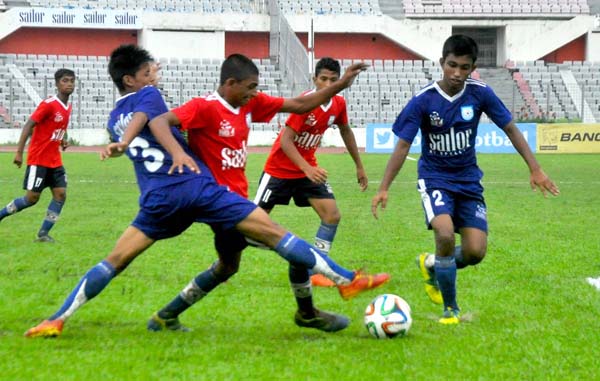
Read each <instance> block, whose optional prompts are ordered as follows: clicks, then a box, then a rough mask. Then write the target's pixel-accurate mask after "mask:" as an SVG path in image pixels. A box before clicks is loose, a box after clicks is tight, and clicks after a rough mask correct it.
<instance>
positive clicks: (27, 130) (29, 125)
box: [13, 118, 35, 168]
mask: <svg viewBox="0 0 600 381" xmlns="http://www.w3.org/2000/svg"><path fill="white" fill-rule="evenodd" d="M34 127H35V121H34V120H33V119H31V118H29V119H27V122H25V125H24V126H23V129H22V130H21V136H20V137H19V142H18V143H17V152H16V153H15V158H14V159H13V163H14V164H15V165H16V166H17V167H18V168H21V165H22V164H23V151H24V150H25V144H26V143H27V139H29V137H30V136H31V133H32V131H33V128H34Z"/></svg>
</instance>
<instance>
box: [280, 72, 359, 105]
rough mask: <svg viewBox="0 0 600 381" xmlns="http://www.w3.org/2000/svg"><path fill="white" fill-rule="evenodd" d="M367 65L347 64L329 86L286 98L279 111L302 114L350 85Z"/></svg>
mask: <svg viewBox="0 0 600 381" xmlns="http://www.w3.org/2000/svg"><path fill="white" fill-rule="evenodd" d="M367 67H368V65H367V64H364V63H356V64H353V65H350V66H348V68H347V69H346V71H345V72H344V75H343V76H342V78H340V79H338V80H337V81H335V82H334V83H332V84H331V85H330V86H327V87H325V88H324V89H321V90H319V91H315V92H313V93H311V94H307V95H301V96H298V97H296V98H286V99H284V101H283V105H282V106H281V109H280V110H279V112H291V113H294V114H304V113H306V112H309V111H310V110H312V109H314V108H315V107H317V106H319V105H321V104H323V103H326V102H327V101H329V99H331V97H333V96H334V95H335V94H337V93H339V92H340V91H342V90H344V89H345V88H347V87H350V86H351V85H352V82H354V78H356V76H358V74H360V72H361V71H365V70H367Z"/></svg>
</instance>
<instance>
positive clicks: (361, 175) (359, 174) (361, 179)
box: [356, 168, 369, 192]
mask: <svg viewBox="0 0 600 381" xmlns="http://www.w3.org/2000/svg"><path fill="white" fill-rule="evenodd" d="M356 179H357V180H358V186H359V187H360V190H361V191H363V192H364V191H366V190H367V187H368V186H369V179H368V178H367V173H366V172H365V170H364V169H363V168H359V169H357V170H356Z"/></svg>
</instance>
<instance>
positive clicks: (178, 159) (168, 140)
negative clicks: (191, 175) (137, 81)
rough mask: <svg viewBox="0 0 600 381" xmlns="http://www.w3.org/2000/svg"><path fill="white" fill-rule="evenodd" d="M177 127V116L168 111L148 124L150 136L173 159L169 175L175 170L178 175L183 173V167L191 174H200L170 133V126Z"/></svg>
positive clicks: (194, 162) (178, 122) (179, 123)
mask: <svg viewBox="0 0 600 381" xmlns="http://www.w3.org/2000/svg"><path fill="white" fill-rule="evenodd" d="M179 125H181V121H180V120H179V118H178V117H177V115H175V114H174V113H172V112H170V111H169V112H166V113H164V114H162V115H159V116H157V117H156V118H154V119H152V120H151V121H150V123H148V126H149V127H150V131H152V135H154V137H155V138H156V140H157V141H158V142H159V143H160V145H162V146H163V147H164V148H165V149H166V150H167V152H169V153H170V154H171V157H172V158H173V165H171V168H169V174H172V173H173V172H174V171H175V170H177V172H178V173H183V167H188V168H189V169H190V170H191V171H192V172H195V173H200V169H199V168H198V166H197V165H196V161H195V160H194V159H193V158H192V157H191V156H190V155H188V154H187V153H185V151H184V150H183V147H182V146H181V145H180V144H179V142H178V141H177V140H175V137H174V136H173V133H172V132H171V126H179Z"/></svg>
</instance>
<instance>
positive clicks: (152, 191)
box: [25, 45, 370, 337]
mask: <svg viewBox="0 0 600 381" xmlns="http://www.w3.org/2000/svg"><path fill="white" fill-rule="evenodd" d="M152 61H153V59H152V57H151V56H150V54H149V53H148V52H147V51H146V50H144V49H141V48H139V47H137V46H134V45H123V46H121V47H119V48H117V49H115V50H114V51H113V52H112V54H111V57H110V61H109V74H110V76H111V78H112V80H113V82H114V83H115V86H117V88H118V89H119V91H120V93H121V97H120V98H119V99H118V100H117V102H116V105H115V108H114V110H113V111H112V112H111V114H110V118H109V121H108V130H109V133H110V135H111V139H112V140H113V141H119V140H120V141H121V142H122V144H119V143H113V144H109V146H107V148H106V151H105V152H104V153H103V157H109V156H119V155H120V154H121V151H120V149H121V148H122V147H123V146H128V147H129V148H128V149H127V151H126V153H127V156H128V157H129V158H130V159H131V160H132V162H133V165H134V170H135V172H136V177H137V183H138V186H139V188H140V192H141V195H140V198H139V202H140V210H139V212H138V214H137V216H136V218H135V219H134V221H133V222H132V223H131V225H130V226H129V227H127V229H125V231H124V233H123V234H122V235H121V237H120V238H119V239H118V240H117V243H116V245H115V247H114V249H113V250H112V252H111V253H110V254H109V255H108V256H107V257H106V258H105V259H104V260H103V261H101V262H100V263H99V264H97V265H96V266H94V267H92V268H91V269H90V270H89V271H88V272H87V273H86V274H85V275H84V276H83V277H82V278H81V280H80V281H79V283H78V284H77V285H76V286H75V288H74V289H73V291H72V292H71V293H70V294H69V296H68V297H67V299H66V300H65V302H64V304H63V305H62V306H61V307H60V308H59V310H58V311H56V312H55V313H54V314H53V315H52V316H50V317H49V318H48V319H47V320H44V321H43V322H41V323H40V324H39V325H37V326H35V327H33V328H31V329H29V330H28V331H27V332H26V333H25V336H27V337H54V336H58V335H60V334H61V332H62V330H63V326H64V322H65V321H66V320H67V319H68V318H69V317H70V316H72V315H73V313H74V312H75V311H76V310H77V309H78V308H79V307H81V306H82V305H83V304H85V303H86V302H87V301H89V300H90V299H92V298H94V297H95V296H96V295H98V294H99V293H100V292H101V291H102V290H103V289H104V288H105V287H106V286H107V285H108V283H109V282H110V281H111V280H112V279H113V278H114V277H115V276H117V275H118V274H119V273H121V272H122V271H123V270H124V269H125V268H126V267H127V266H128V265H129V263H131V262H132V261H133V260H134V259H135V258H136V257H137V256H138V255H140V254H142V253H143V252H144V251H145V250H146V249H147V248H149V247H150V246H151V245H152V244H153V243H154V242H155V241H157V240H161V239H165V238H170V237H174V236H177V235H179V234H181V233H182V232H183V231H185V230H186V229H187V228H188V227H189V226H190V225H191V224H192V223H194V222H203V223H206V224H209V225H211V227H212V228H213V229H214V230H216V231H220V230H229V229H231V228H234V227H235V228H236V229H238V230H239V231H240V232H242V233H243V234H244V235H246V236H248V237H250V238H252V239H254V240H257V241H259V242H262V243H264V244H265V245H267V246H268V247H270V248H272V249H274V250H275V251H276V252H277V253H278V254H279V255H280V256H281V257H283V258H284V259H286V260H287V261H289V262H293V263H295V264H297V265H298V266H306V267H307V268H310V269H311V270H312V271H315V272H317V273H323V274H326V275H327V276H328V277H329V278H331V279H332V280H334V281H335V282H336V283H337V284H343V285H346V287H347V288H348V290H350V291H349V292H355V293H357V292H361V291H363V290H365V289H367V287H366V286H367V285H368V284H367V283H368V282H365V280H366V279H368V278H369V277H370V276H368V275H365V276H360V275H357V273H354V272H352V271H350V270H347V269H345V268H343V267H341V266H339V265H338V264H336V263H335V262H334V261H332V260H331V259H330V258H328V257H327V256H324V255H322V253H320V252H319V251H318V249H316V248H314V247H312V246H311V245H309V244H308V243H307V242H305V241H303V240H301V239H299V238H297V237H296V236H294V235H293V234H292V233H290V232H287V231H286V230H285V229H283V228H282V227H280V226H278V225H276V224H274V223H273V222H272V221H271V220H270V218H269V216H268V214H266V213H265V212H264V211H263V210H262V209H260V208H258V207H257V206H256V205H255V204H253V203H252V202H250V201H248V200H247V199H245V198H243V197H241V196H240V195H238V194H237V193H234V192H231V191H229V190H228V189H227V188H226V187H224V186H220V185H218V184H217V183H216V182H215V180H214V178H213V176H212V174H211V173H210V170H209V168H208V167H207V166H206V165H205V164H204V162H203V161H201V160H199V159H197V158H195V157H194V155H193V153H191V152H190V151H189V149H188V148H187V145H186V144H185V141H184V139H183V136H182V135H181V133H180V132H179V131H178V130H177V129H176V128H175V127H170V126H168V125H166V126H165V125H163V124H162V123H158V124H157V123H154V121H155V119H156V117H157V116H159V115H161V114H163V113H165V112H167V106H166V104H165V102H164V100H163V99H162V97H161V95H160V93H159V92H158V90H157V89H156V88H155V87H153V86H148V85H149V84H150V82H151V79H152V78H153V76H152V75H151V65H150V63H151V62H152ZM196 291H197V289H190V290H189V293H188V294H187V296H188V297H190V298H193V297H194V295H196Z"/></svg>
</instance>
